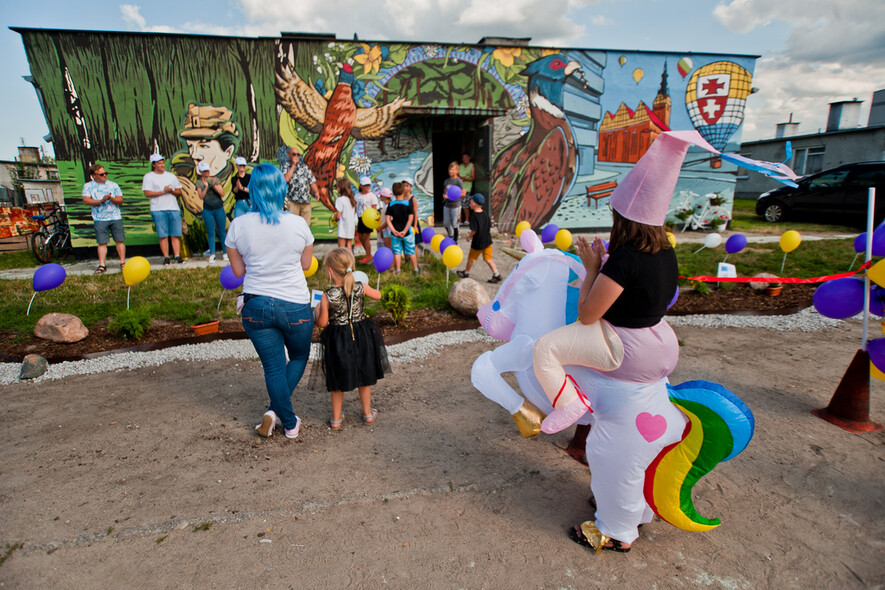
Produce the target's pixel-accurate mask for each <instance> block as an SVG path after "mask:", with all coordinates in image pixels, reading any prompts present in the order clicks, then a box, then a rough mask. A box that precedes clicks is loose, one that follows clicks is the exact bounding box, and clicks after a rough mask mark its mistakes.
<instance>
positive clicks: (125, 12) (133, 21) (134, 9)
mask: <svg viewBox="0 0 885 590" xmlns="http://www.w3.org/2000/svg"><path fill="white" fill-rule="evenodd" d="M120 16H122V17H123V21H124V22H125V23H127V24H129V25H134V26H135V28H137V29H144V27H145V25H146V24H147V22H146V21H145V20H144V17H143V16H141V7H139V6H138V5H135V4H121V5H120Z"/></svg>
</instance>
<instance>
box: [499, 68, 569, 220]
mask: <svg viewBox="0 0 885 590" xmlns="http://www.w3.org/2000/svg"><path fill="white" fill-rule="evenodd" d="M580 71H581V65H580V64H579V63H578V62H576V61H568V58H567V57H566V56H565V55H563V54H561V53H557V54H553V55H548V56H547V57H544V58H542V59H538V60H535V61H533V62H532V63H530V64H529V65H528V66H526V68H525V69H524V70H523V74H525V75H526V76H528V83H527V84H526V89H527V93H528V97H529V108H530V112H531V118H532V122H531V127H529V130H528V133H526V134H525V135H523V136H521V137H520V138H519V139H517V140H516V141H514V142H513V143H512V144H510V145H509V146H507V147H506V148H504V149H503V150H501V153H500V154H498V157H497V158H496V160H495V163H494V164H493V165H492V172H491V178H492V186H491V207H492V212H493V214H494V215H497V218H498V228H499V229H500V230H502V231H506V232H510V231H513V229H514V227H515V226H516V224H517V223H519V222H520V221H528V222H529V223H531V224H532V227H540V226H541V225H543V224H544V223H546V222H547V221H548V220H549V219H550V217H552V215H553V212H554V211H555V210H556V207H557V206H558V205H559V203H560V201H561V200H562V198H563V197H564V196H565V195H566V194H567V193H568V191H569V189H570V188H571V187H572V184H573V183H574V180H575V172H576V170H577V168H578V149H577V145H576V143H575V136H574V133H573V131H572V127H571V125H570V124H569V122H568V119H566V116H565V113H564V112H563V89H564V87H565V82H566V79H567V78H568V77H569V76H571V75H572V74H574V73H575V72H580Z"/></svg>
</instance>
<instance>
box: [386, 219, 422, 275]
mask: <svg viewBox="0 0 885 590" xmlns="http://www.w3.org/2000/svg"><path fill="white" fill-rule="evenodd" d="M428 229H429V228H428ZM424 231H427V229H425V230H424ZM372 264H374V265H375V270H377V271H378V272H384V271H385V270H387V269H388V268H390V265H392V264H393V250H391V249H390V248H386V247H384V246H382V247H380V248H378V249H377V250H375V257H374V258H372Z"/></svg>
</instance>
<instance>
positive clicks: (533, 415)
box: [513, 400, 547, 438]
mask: <svg viewBox="0 0 885 590" xmlns="http://www.w3.org/2000/svg"><path fill="white" fill-rule="evenodd" d="M546 417H547V415H546V414H545V413H544V412H542V411H541V410H539V409H538V408H537V407H536V406H535V404H533V403H532V402H530V401H529V400H525V401H524V402H522V406H520V408H519V409H518V410H517V411H516V413H515V414H513V421H514V422H516V427H517V428H518V429H519V433H520V434H521V435H523V436H524V437H525V438H532V437H533V436H538V435H539V434H541V421H542V420H543V419H544V418H546Z"/></svg>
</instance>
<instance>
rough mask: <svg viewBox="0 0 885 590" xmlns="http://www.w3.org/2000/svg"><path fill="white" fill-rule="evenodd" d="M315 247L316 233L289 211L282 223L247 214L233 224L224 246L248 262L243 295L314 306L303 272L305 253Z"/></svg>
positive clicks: (254, 214)
mask: <svg viewBox="0 0 885 590" xmlns="http://www.w3.org/2000/svg"><path fill="white" fill-rule="evenodd" d="M311 244H313V234H311V233H310V228H309V227H307V222H306V221H304V218H303V217H300V216H298V215H293V214H292V213H289V212H288V211H283V212H281V213H280V222H279V223H278V224H276V225H270V224H267V223H264V222H262V220H261V215H260V214H258V213H244V214H243V215H240V216H239V217H237V218H236V219H234V220H233V221H231V222H230V228H228V230H227V239H225V240H224V245H225V246H226V247H228V248H233V249H235V250H236V251H237V252H239V253H240V255H241V256H242V257H243V261H244V262H245V263H246V278H245V280H244V282H243V293H250V294H252V295H263V296H265V297H273V298H275V299H282V300H283V301H291V302H292V303H310V290H309V289H308V288H307V279H305V278H304V271H303V270H302V269H301V253H302V252H304V249H305V248H307V247H308V246H310V245H311Z"/></svg>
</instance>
